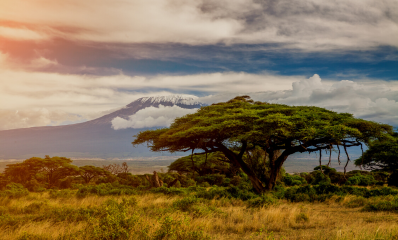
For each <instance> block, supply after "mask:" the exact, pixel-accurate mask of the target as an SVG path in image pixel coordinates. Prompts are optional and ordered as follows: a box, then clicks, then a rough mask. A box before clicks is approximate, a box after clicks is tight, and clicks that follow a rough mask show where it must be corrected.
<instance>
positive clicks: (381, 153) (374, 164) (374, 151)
mask: <svg viewBox="0 0 398 240" xmlns="http://www.w3.org/2000/svg"><path fill="white" fill-rule="evenodd" d="M355 165H357V166H359V165H362V167H363V168H365V169H367V170H383V171H389V172H393V171H397V170H398V132H394V133H392V134H391V135H390V136H389V137H388V138H385V139H381V140H374V141H372V142H370V145H369V148H368V149H367V150H366V151H365V153H364V155H363V158H362V157H360V158H358V159H356V160H355Z"/></svg>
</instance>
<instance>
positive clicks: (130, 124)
mask: <svg viewBox="0 0 398 240" xmlns="http://www.w3.org/2000/svg"><path fill="white" fill-rule="evenodd" d="M197 110H198V109H197V108H194V109H185V108H181V107H179V106H177V105H174V106H171V107H170V106H163V105H159V108H156V107H148V108H145V109H143V110H140V111H138V112H137V113H136V114H134V115H132V116H130V117H129V119H128V120H126V119H123V118H120V117H116V118H115V119H113V120H112V127H113V129H115V130H118V129H124V128H150V127H168V126H170V124H171V123H172V122H173V121H174V119H175V118H177V117H182V116H184V115H186V114H190V113H194V112H196V111H197Z"/></svg>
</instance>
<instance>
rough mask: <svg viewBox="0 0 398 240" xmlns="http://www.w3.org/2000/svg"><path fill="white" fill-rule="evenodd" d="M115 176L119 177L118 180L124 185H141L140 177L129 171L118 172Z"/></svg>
mask: <svg viewBox="0 0 398 240" xmlns="http://www.w3.org/2000/svg"><path fill="white" fill-rule="evenodd" d="M117 177H118V178H119V182H120V183H121V184H124V185H129V186H132V187H138V186H140V185H142V180H141V178H140V177H138V176H136V175H133V174H131V173H119V174H118V175H117Z"/></svg>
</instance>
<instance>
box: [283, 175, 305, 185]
mask: <svg viewBox="0 0 398 240" xmlns="http://www.w3.org/2000/svg"><path fill="white" fill-rule="evenodd" d="M282 181H283V182H284V183H285V184H286V185H287V186H298V185H303V184H307V181H306V180H305V179H304V178H303V177H301V176H300V175H290V174H288V173H286V174H285V176H284V177H283V179H282Z"/></svg>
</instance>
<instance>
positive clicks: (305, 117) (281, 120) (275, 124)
mask: <svg viewBox="0 0 398 240" xmlns="http://www.w3.org/2000/svg"><path fill="white" fill-rule="evenodd" d="M391 131H392V127H391V126H389V125H386V124H379V123H375V122H371V121H366V120H362V119H357V118H354V117H353V116H352V114H348V113H336V112H333V111H330V110H326V109H324V108H319V107H309V106H287V105H282V104H269V103H265V102H254V101H253V100H251V99H250V97H248V96H241V97H236V98H234V99H232V100H230V101H228V102H223V103H217V104H213V105H211V106H206V107H201V108H200V109H199V110H198V111H197V112H196V113H193V114H188V115H185V116H183V117H180V118H177V119H175V120H174V122H173V123H172V124H171V126H170V127H168V128H162V129H157V130H147V131H143V132H140V133H139V134H138V135H137V136H136V139H135V140H134V142H133V145H134V146H136V145H138V144H142V143H147V144H148V146H149V147H150V148H151V150H152V151H169V152H178V151H190V152H192V153H193V152H194V151H195V150H200V151H201V152H200V153H197V154H205V153H211V152H222V153H223V154H224V155H225V156H226V157H227V158H228V160H229V161H230V163H231V164H234V165H236V166H238V167H240V168H241V169H242V170H243V172H245V173H246V174H247V175H248V177H249V179H250V181H251V183H252V185H253V187H254V189H255V190H256V191H257V192H258V193H262V192H264V191H267V190H271V189H272V188H273V187H274V186H275V182H276V179H277V177H278V174H279V172H280V170H281V168H282V165H283V163H284V162H285V161H286V159H287V158H288V157H289V156H290V155H292V154H294V153H297V152H319V153H322V151H325V150H327V151H329V153H330V155H329V161H330V159H331V150H332V149H334V148H335V147H336V148H338V149H339V150H340V147H339V146H341V147H342V148H343V150H344V151H345V153H346V154H347V164H348V161H349V155H348V153H347V148H349V147H352V146H362V143H368V142H369V141H370V140H372V139H376V138H388V136H389V133H391ZM255 148H261V149H263V150H264V152H266V153H267V156H268V164H269V168H268V169H269V171H270V172H269V175H268V177H267V179H266V180H265V181H263V182H262V181H261V180H260V179H259V177H258V176H257V175H256V173H255V170H254V169H252V168H251V167H250V166H249V165H248V164H247V163H245V161H244V160H243V158H244V154H245V153H246V152H247V151H250V150H252V149H255ZM320 156H321V154H320ZM320 164H321V158H320ZM347 164H346V166H347Z"/></svg>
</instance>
